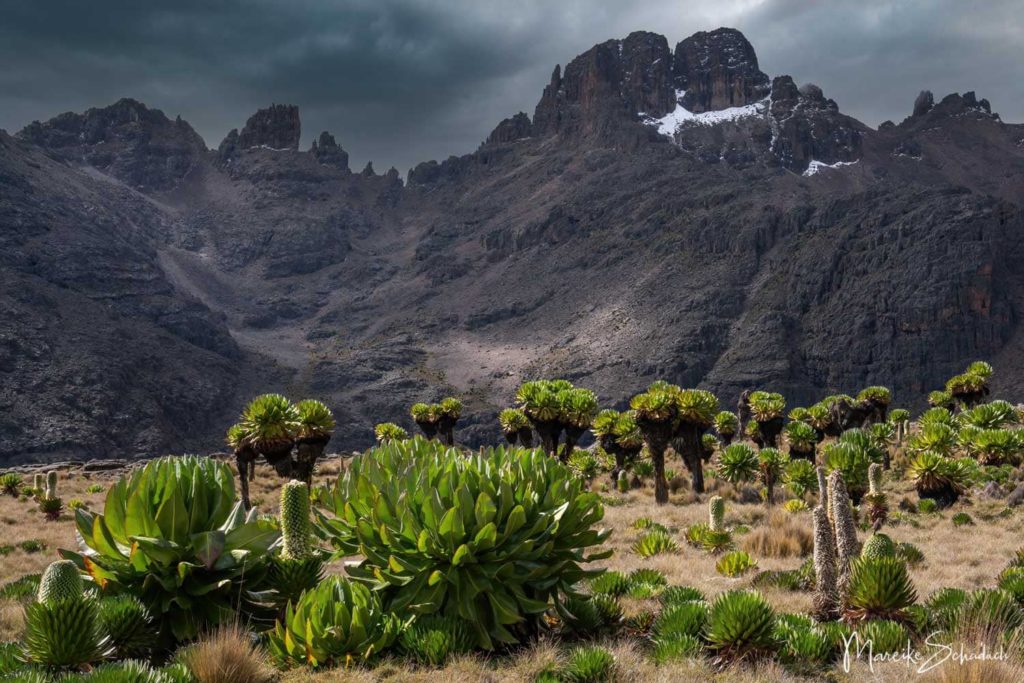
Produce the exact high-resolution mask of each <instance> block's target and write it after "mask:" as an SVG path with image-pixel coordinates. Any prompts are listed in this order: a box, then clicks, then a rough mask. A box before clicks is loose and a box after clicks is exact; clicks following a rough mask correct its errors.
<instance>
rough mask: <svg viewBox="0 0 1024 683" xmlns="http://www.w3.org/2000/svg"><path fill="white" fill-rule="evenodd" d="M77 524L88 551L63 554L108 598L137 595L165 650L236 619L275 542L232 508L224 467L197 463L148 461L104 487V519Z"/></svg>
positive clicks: (267, 524) (271, 531)
mask: <svg viewBox="0 0 1024 683" xmlns="http://www.w3.org/2000/svg"><path fill="white" fill-rule="evenodd" d="M75 521H76V524H77V526H78V532H79V534H80V535H81V537H82V542H83V543H84V544H85V545H86V546H87V548H88V550H86V551H85V552H81V553H79V552H73V551H70V550H62V551H61V555H63V556H64V557H66V558H68V559H71V560H73V561H74V562H75V564H76V565H77V566H78V568H79V570H80V571H82V572H83V573H84V574H87V575H88V576H89V577H91V579H92V580H93V581H94V582H95V583H96V584H97V585H98V586H99V587H100V588H101V590H102V591H103V592H104V593H114V594H116V593H129V594H131V595H135V596H136V597H138V598H139V599H140V600H141V601H142V602H143V604H144V605H145V606H146V607H147V608H148V609H149V610H150V612H151V613H152V614H153V615H154V618H155V619H156V621H157V623H158V624H159V627H160V631H161V635H162V637H163V638H164V639H165V642H166V641H167V640H170V639H173V640H177V641H187V640H191V639H193V638H195V637H196V635H198V633H199V632H200V631H201V630H202V629H204V628H207V627H209V626H211V625H215V624H220V623H223V622H225V621H229V620H231V619H233V618H234V617H235V613H236V612H235V607H236V606H237V604H238V601H239V599H240V597H241V596H243V595H244V594H245V589H247V587H248V586H250V585H254V583H255V582H257V581H258V580H259V578H260V576H261V572H262V570H263V568H264V566H265V563H266V558H267V550H268V549H269V548H270V547H271V546H272V545H273V544H274V543H276V542H277V540H278V538H279V532H278V530H277V526H276V525H275V524H274V523H273V522H271V521H267V520H260V519H256V518H255V514H254V513H250V514H249V516H248V518H247V516H246V513H245V510H244V508H243V507H242V504H241V503H240V502H239V503H236V502H235V489H234V484H233V480H232V472H231V469H230V467H229V466H228V465H227V464H225V463H220V462H217V461H215V460H212V459H209V458H197V457H194V456H185V457H167V458H160V459H159V460H153V461H151V462H149V463H148V464H146V466H145V467H142V468H141V469H138V470H136V471H135V472H133V473H132V474H131V475H130V476H128V477H123V478H122V479H120V480H119V481H118V482H117V483H116V484H114V486H112V487H111V488H110V490H109V492H108V493H107V499H106V502H105V504H104V507H103V512H102V513H99V514H97V513H93V512H90V511H88V510H85V509H81V508H80V509H78V510H76V511H75Z"/></svg>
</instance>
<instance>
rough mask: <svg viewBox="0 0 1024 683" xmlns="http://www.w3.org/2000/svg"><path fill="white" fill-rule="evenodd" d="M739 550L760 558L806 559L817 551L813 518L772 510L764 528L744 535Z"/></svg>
mask: <svg viewBox="0 0 1024 683" xmlns="http://www.w3.org/2000/svg"><path fill="white" fill-rule="evenodd" d="M740 547H741V548H743V550H746V551H747V552H748V553H750V554H751V555H757V556H759V557H781V558H786V557H804V556H805V555H808V554H810V553H811V552H812V551H813V550H814V534H813V533H812V531H811V516H810V514H808V513H806V512H804V513H799V514H796V515H792V514H790V513H788V512H786V511H785V510H782V509H776V510H772V513H771V515H769V516H768V520H767V522H766V525H765V526H762V527H759V528H757V529H753V530H752V531H751V532H750V533H748V534H744V535H743V538H742V540H741V541H740Z"/></svg>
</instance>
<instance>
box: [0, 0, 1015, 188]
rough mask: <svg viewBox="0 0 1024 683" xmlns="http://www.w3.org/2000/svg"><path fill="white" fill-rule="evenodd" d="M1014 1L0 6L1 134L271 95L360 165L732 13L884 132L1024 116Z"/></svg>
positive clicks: (197, 1)
mask: <svg viewBox="0 0 1024 683" xmlns="http://www.w3.org/2000/svg"><path fill="white" fill-rule="evenodd" d="M1022 9H1024V8H1022V6H1021V0H985V1H984V2H968V1H965V0H890V1H882V0H831V1H830V0H760V1H757V0H628V1H627V0H546V1H541V0H515V1H513V2H509V1H508V0H501V1H491V0H334V1H329V0H244V1H243V0H219V1H214V0H175V1H174V2H165V1H162V0H159V1H158V0H90V1H89V2H83V1H82V0H0V128H5V129H7V130H8V131H9V132H14V131H17V130H19V129H20V128H21V127H22V126H24V125H25V124H26V123H29V122H30V121H32V120H33V119H47V118H50V117H51V116H54V115H56V114H58V113H60V112H63V111H69V110H71V111H82V110H84V109H87V108H88V107H92V106H103V105H106V104H110V103H111V102H113V101H115V100H116V99H118V98H120V97H133V98H135V99H138V100H141V101H143V102H145V103H146V104H147V105H149V106H151V107H156V108H159V109H162V110H163V111H164V112H165V113H166V114H167V115H168V116H171V117H173V116H174V115H176V114H180V115H181V116H182V118H184V119H186V120H187V121H189V122H190V123H191V124H192V125H193V127H195V128H196V130H197V131H198V132H199V133H200V134H201V135H202V136H203V137H204V138H205V139H206V143H207V145H208V146H211V147H216V146H217V144H218V143H219V142H220V140H221V139H222V138H223V137H224V135H225V134H226V133H227V131H228V130H229V129H231V128H240V127H241V126H242V124H243V123H244V122H245V119H246V118H247V117H248V116H249V115H250V114H251V113H252V112H254V111H255V110H256V109H258V108H260V107H263V106H266V105H268V104H270V103H271V102H277V103H291V104H298V105H299V107H300V109H301V115H302V127H303V148H306V147H308V145H309V143H310V141H311V140H312V139H313V137H314V135H316V134H317V133H319V131H321V130H325V129H326V130H329V131H331V132H332V133H334V135H335V137H336V138H337V139H338V142H339V143H340V144H341V145H342V146H343V147H344V148H345V149H347V150H348V151H349V152H350V154H351V156H352V166H353V167H354V168H357V169H358V168H359V167H361V166H362V165H363V164H365V163H366V161H367V160H371V159H372V160H373V162H374V166H375V167H376V168H377V170H378V171H383V170H384V169H386V168H387V167H388V166H391V165H395V166H397V167H398V168H399V169H400V170H402V171H403V173H404V172H405V170H406V169H407V168H408V167H409V166H410V165H413V164H415V163H417V162H419V161H424V160H428V159H440V158H445V157H447V156H448V155H450V154H463V153H466V152H470V151H472V150H474V149H475V148H476V146H477V145H478V144H479V143H480V141H481V140H482V139H483V138H484V137H486V135H487V134H488V133H489V132H490V130H491V129H492V128H493V127H494V125H495V124H496V123H497V122H498V121H500V120H501V119H502V118H505V117H506V116H509V115H511V114H514V113H515V112H517V111H520V110H522V111H526V112H528V113H530V114H531V115H532V113H533V108H534V106H535V105H536V103H537V100H538V99H539V97H540V94H541V90H542V89H543V86H544V85H545V84H546V83H547V81H548V79H549V77H550V74H551V70H552V68H553V67H554V65H555V64H557V63H561V64H565V63H566V62H567V61H569V60H570V59H571V58H572V57H574V56H575V55H577V54H579V53H580V52H583V51H584V50H586V49H587V48H589V47H590V46H591V45H593V44H594V43H597V42H600V41H603V40H606V39H608V38H620V37H624V36H625V35H626V34H628V33H629V32H631V31H634V30H649V31H655V32H658V33H661V34H663V35H665V36H666V37H667V38H668V40H669V43H670V44H671V45H672V46H674V45H675V43H677V42H678V41H680V40H682V39H683V38H685V37H686V36H688V35H690V34H692V33H694V32H696V31H701V30H710V29H714V28H717V27H719V26H733V27H735V28H738V29H740V30H741V31H743V32H744V34H746V36H747V38H748V39H749V40H750V41H751V43H753V45H754V48H755V49H756V50H757V54H758V57H759V60H760V66H761V69H762V70H763V71H765V72H766V73H768V74H769V76H776V75H780V74H790V75H792V76H793V77H794V79H795V80H796V81H797V83H806V82H813V83H817V84H818V85H820V86H821V87H822V88H823V89H824V91H825V94H826V96H828V97H831V98H833V99H834V100H836V101H837V102H838V103H839V107H840V109H841V110H842V111H844V112H845V113H848V114H850V115H852V116H855V117H857V118H859V119H860V120H862V121H864V122H865V123H867V124H869V125H871V126H876V125H877V124H878V123H880V122H881V121H883V120H885V119H894V120H896V121H899V120H900V119H902V118H903V117H905V116H906V115H907V114H909V113H910V109H911V105H912V103H913V101H914V97H915V96H916V95H917V93H918V91H920V90H921V89H925V88H927V89H930V90H932V91H933V92H934V93H935V95H936V99H938V98H940V97H942V96H943V95H945V94H947V93H949V92H953V91H958V92H964V91H967V90H975V91H976V92H977V93H978V96H979V97H986V98H988V99H989V100H990V101H991V103H992V108H993V111H997V112H999V113H1000V114H1001V115H1002V117H1003V119H1004V120H1006V121H1012V122H1021V121H1024V83H1022V79H1021V76H1022V74H1024V18H1022V15H1024V12H1022V11H1021V10H1022Z"/></svg>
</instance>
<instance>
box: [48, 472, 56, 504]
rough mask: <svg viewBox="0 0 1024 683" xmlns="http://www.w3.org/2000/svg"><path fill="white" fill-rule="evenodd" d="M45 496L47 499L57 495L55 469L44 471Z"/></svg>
mask: <svg viewBox="0 0 1024 683" xmlns="http://www.w3.org/2000/svg"><path fill="white" fill-rule="evenodd" d="M46 497H47V498H48V499H53V498H56V497H57V470H50V471H49V472H47V473H46Z"/></svg>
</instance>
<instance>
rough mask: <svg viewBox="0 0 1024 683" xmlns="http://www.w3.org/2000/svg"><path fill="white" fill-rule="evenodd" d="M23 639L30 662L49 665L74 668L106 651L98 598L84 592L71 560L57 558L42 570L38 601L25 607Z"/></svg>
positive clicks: (52, 667) (90, 661)
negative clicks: (100, 623) (100, 622)
mask: <svg viewBox="0 0 1024 683" xmlns="http://www.w3.org/2000/svg"><path fill="white" fill-rule="evenodd" d="M24 641H25V655H26V659H27V660H28V662H30V663H32V664H37V665H40V666H43V667H47V668H49V669H61V668H64V669H67V668H75V667H79V666H83V665H86V664H89V663H92V662H96V661H98V660H100V659H101V658H102V657H103V656H104V655H105V650H106V649H107V643H108V641H107V639H106V638H105V637H104V636H103V634H102V633H101V632H100V628H99V617H98V611H97V605H96V600H95V599H93V598H92V597H89V596H86V595H84V594H83V592H82V579H81V577H80V576H79V574H78V569H77V568H76V567H75V565H74V564H73V563H72V562H69V561H67V560H58V561H57V562H54V563H53V564H51V565H50V566H49V567H47V568H46V571H45V572H43V576H42V578H41V579H40V583H39V592H38V595H37V597H36V602H34V603H31V604H29V605H28V606H26V607H25V639H24Z"/></svg>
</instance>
